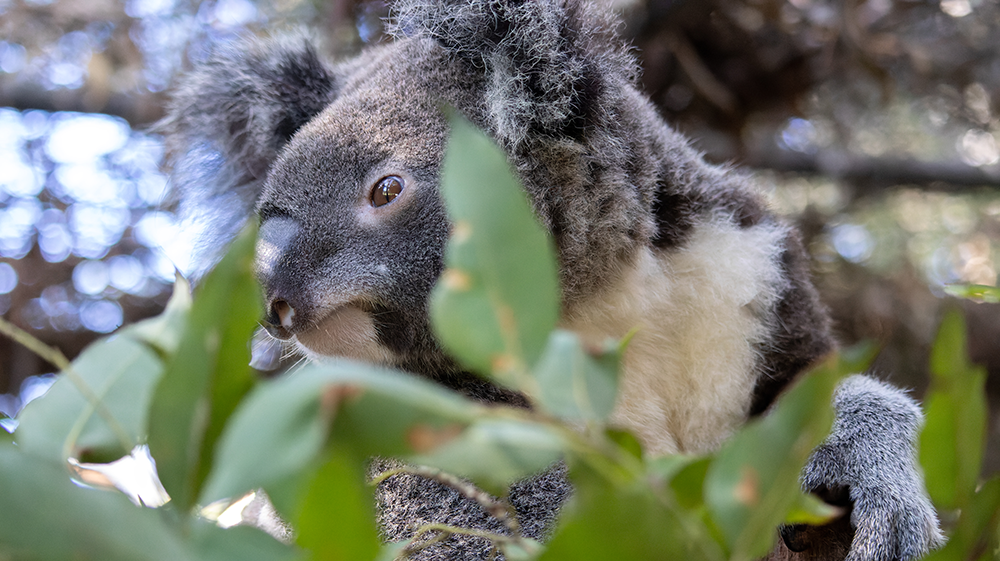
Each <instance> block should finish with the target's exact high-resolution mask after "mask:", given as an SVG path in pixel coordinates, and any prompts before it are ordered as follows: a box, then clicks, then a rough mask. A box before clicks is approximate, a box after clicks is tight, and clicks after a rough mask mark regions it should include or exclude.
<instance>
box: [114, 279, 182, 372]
mask: <svg viewBox="0 0 1000 561" xmlns="http://www.w3.org/2000/svg"><path fill="white" fill-rule="evenodd" d="M190 313H191V285H190V284H188V282H187V281H186V280H184V279H183V278H181V277H178V278H177V280H176V281H174V291H173V293H172V294H171V295H170V300H169V301H168V302H167V307H166V308H165V309H164V310H163V312H162V313H160V315H158V316H156V317H152V318H149V319H146V320H143V321H140V322H139V323H136V324H133V325H129V326H127V327H124V328H122V329H120V330H119V331H118V333H117V335H124V336H127V337H131V338H133V339H136V340H138V341H142V342H144V343H146V344H147V345H150V346H151V347H153V349H154V350H156V352H157V353H159V354H160V356H161V357H164V358H166V357H168V356H170V355H172V354H173V353H175V352H176V351H177V347H178V346H179V345H180V343H181V337H182V336H183V334H184V330H185V328H186V327H187V322H188V316H189V314H190Z"/></svg>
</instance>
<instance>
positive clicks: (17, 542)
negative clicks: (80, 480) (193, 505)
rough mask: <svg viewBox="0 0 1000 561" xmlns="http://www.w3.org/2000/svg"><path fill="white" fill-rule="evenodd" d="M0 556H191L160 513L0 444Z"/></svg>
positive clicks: (170, 560)
mask: <svg viewBox="0 0 1000 561" xmlns="http://www.w3.org/2000/svg"><path fill="white" fill-rule="evenodd" d="M0 474H3V484H2V485H0V512H3V513H5V516H4V520H3V523H2V524H0V558H2V559H15V560H16V559H33V560H51V561H64V560H66V559H74V560H81V561H82V560H95V561H98V560H99V561H142V560H148V561H182V560H188V559H195V558H196V555H195V554H194V553H193V552H192V551H190V549H189V547H188V546H187V545H186V544H185V543H184V542H183V541H182V540H181V539H180V537H179V536H178V535H176V534H174V533H173V532H172V531H171V527H170V525H168V524H167V523H166V520H165V519H164V517H163V514H164V513H162V512H159V511H156V510H152V509H148V508H142V507H136V506H134V505H133V504H132V503H130V502H129V501H128V499H126V498H125V496H124V495H121V494H119V493H110V492H106V491H97V490H93V489H83V488H80V487H77V486H76V485H74V484H72V483H71V482H70V480H69V476H68V473H67V471H66V470H65V469H64V468H62V467H60V466H58V465H57V464H53V463H52V462H49V461H47V460H44V459H38V458H35V457H32V456H29V455H27V454H23V453H21V452H20V451H18V450H17V449H15V448H13V447H10V446H0Z"/></svg>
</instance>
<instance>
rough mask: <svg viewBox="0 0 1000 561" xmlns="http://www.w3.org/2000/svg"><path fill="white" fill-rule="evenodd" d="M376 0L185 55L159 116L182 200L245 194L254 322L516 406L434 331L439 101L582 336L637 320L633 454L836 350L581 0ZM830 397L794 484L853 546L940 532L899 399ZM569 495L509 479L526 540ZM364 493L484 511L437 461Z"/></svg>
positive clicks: (305, 345) (740, 207)
mask: <svg viewBox="0 0 1000 561" xmlns="http://www.w3.org/2000/svg"><path fill="white" fill-rule="evenodd" d="M396 7H397V9H398V11H399V13H398V17H397V20H396V21H397V24H396V35H397V40H396V41H394V42H393V43H391V44H387V45H382V46H377V47H373V48H371V49H369V50H367V51H365V52H363V53H362V54H361V55H359V56H357V57H356V58H353V59H350V60H347V61H345V62H341V63H337V64H331V63H327V62H325V61H323V60H322V59H321V58H320V57H319V56H318V55H317V54H316V51H315V50H314V48H313V47H312V46H310V44H309V43H308V41H306V40H305V39H304V38H303V37H300V36H293V37H285V38H275V39H270V40H253V41H247V42H243V43H241V44H239V45H237V46H229V47H221V48H220V49H218V50H217V52H215V53H214V54H213V55H212V56H211V57H209V59H208V60H207V61H206V62H204V63H202V64H201V65H199V66H198V67H197V68H196V69H195V70H194V71H193V72H192V73H190V74H189V75H188V76H187V77H186V79H185V82H184V83H183V84H182V85H181V87H180V88H179V89H178V90H177V92H176V93H175V96H174V101H173V102H172V105H171V107H170V109H169V114H168V117H167V119H166V120H165V121H164V122H163V124H162V125H161V129H162V130H163V131H165V132H166V133H167V137H168V146H169V148H170V150H171V153H172V154H173V160H174V166H173V172H174V178H175V182H176V183H177V184H178V187H179V188H180V190H181V196H182V198H183V197H187V198H190V199H195V200H199V201H201V202H200V203H199V204H202V205H204V204H213V203H212V201H218V200H222V201H226V202H227V204H228V205H230V206H229V207H228V208H229V210H230V211H231V212H232V213H233V215H235V216H243V215H249V214H250V213H251V212H252V211H253V210H256V212H257V213H258V215H259V216H260V219H261V230H260V241H259V244H258V272H259V276H260V278H261V281H262V284H263V286H264V289H265V292H266V297H267V305H268V310H269V318H268V321H269V323H270V324H271V325H272V331H273V332H275V333H276V334H278V335H279V336H281V337H283V338H289V339H292V340H294V341H295V342H296V344H297V346H298V347H299V348H300V349H301V350H302V351H303V352H304V353H306V354H307V355H309V356H313V357H318V356H329V355H339V356H350V357H354V358H360V359H364V360H368V361H373V362H377V363H381V364H387V365H392V366H395V367H398V368H402V369H404V370H408V371H411V372H414V373H415V374H418V375H422V376H426V377H429V378H431V379H434V380H437V381H439V382H441V383H442V384H444V385H446V386H449V387H452V388H454V389H456V390H458V391H461V392H464V393H466V394H467V395H469V396H471V397H473V398H476V399H481V400H486V401H493V402H503V403H512V404H515V405H521V406H524V405H527V403H526V402H525V400H524V398H523V397H521V396H518V395H516V394H512V393H511V392H509V391H506V390H504V389H501V388H497V387H495V386H493V385H492V384H490V383H489V382H487V381H485V380H482V379H480V378H477V377H476V376H474V375H471V374H469V373H466V372H463V371H462V370H461V369H460V368H459V367H458V366H457V365H456V364H455V363H454V362H453V361H452V360H451V359H450V358H449V357H448V356H447V355H446V354H445V353H444V352H443V351H442V350H441V349H440V347H439V346H438V345H437V343H436V342H435V340H434V338H433V335H432V334H431V331H430V327H429V322H428V310H427V306H428V302H427V299H428V295H429V293H430V290H431V288H432V286H433V284H434V283H435V281H436V279H437V277H438V276H439V274H440V273H441V271H442V267H443V252H444V246H445V243H446V241H447V237H448V235H449V231H450V225H449V223H448V217H447V215H446V214H445V210H444V205H443V202H442V200H441V197H440V194H439V192H438V181H439V176H440V172H441V163H442V159H443V154H444V150H445V144H446V141H447V137H448V129H447V123H446V119H445V117H444V116H443V113H442V112H441V107H442V106H444V105H447V106H451V107H454V108H455V109H456V110H457V111H459V112H460V113H462V114H463V115H464V116H466V117H467V118H468V119H470V120H471V121H472V122H473V123H475V124H476V125H477V126H479V127H480V128H482V129H483V130H484V131H486V132H487V133H488V134H489V135H490V136H491V137H492V138H493V139H494V140H495V141H496V142H497V143H498V144H499V145H500V146H501V147H502V148H503V149H504V150H505V152H506V153H507V155H508V158H509V161H510V163H511V166H512V168H513V169H514V170H515V172H516V173H517V175H518V177H519V179H520V180H521V182H522V184H523V185H524V187H525V189H526V191H527V193H528V196H529V199H530V201H531V203H532V204H533V206H534V209H535V211H536V213H537V215H538V217H539V219H540V220H541V221H542V223H543V224H544V225H545V227H546V228H548V230H549V231H550V232H551V233H552V236H553V239H554V240H555V243H556V246H557V248H558V252H559V260H560V280H561V287H562V310H563V311H562V324H563V326H564V327H567V328H569V329H573V330H575V331H577V332H578V333H580V334H582V335H583V336H584V337H585V338H589V339H593V340H601V339H604V338H608V337H611V338H620V337H622V336H623V335H625V334H626V333H627V332H629V331H630V330H632V329H634V328H638V332H637V333H636V335H635V337H634V339H633V340H632V342H631V343H630V345H629V349H628V351H627V353H626V356H625V359H624V366H623V372H622V382H621V394H620V397H619V402H618V405H617V407H616V411H615V413H614V421H615V422H616V423H617V424H619V425H621V426H623V427H625V428H628V429H630V430H632V431H633V432H635V434H637V436H639V438H640V440H641V441H642V443H643V445H644V447H645V449H646V451H647V453H650V454H662V453H674V452H686V453H697V452H705V451H709V450H712V449H714V448H716V447H717V446H718V445H719V444H720V443H721V442H722V441H723V440H724V439H725V438H726V437H727V436H729V435H730V434H731V433H732V432H733V431H734V430H735V429H736V428H737V427H739V426H740V425H741V424H743V423H744V422H745V421H746V420H747V419H748V418H749V417H751V416H754V415H758V414H761V413H762V412H764V411H765V409H766V408H767V407H768V405H769V404H770V403H771V402H772V401H773V399H774V398H775V396H776V395H777V394H778V393H779V392H780V391H781V390H782V389H783V388H784V387H785V386H786V385H787V384H788V382H789V381H790V380H792V379H793V378H794V377H795V376H796V375H797V374H799V373H800V372H802V371H803V370H804V369H806V368H807V367H808V366H809V365H810V364H812V363H813V362H814V361H816V360H817V359H818V358H820V357H821V356H823V355H824V354H826V353H828V352H830V351H831V350H832V349H833V342H832V339H831V336H830V333H829V327H828V319H827V316H826V314H825V311H824V309H823V307H822V306H821V304H820V303H819V300H818V298H817V295H816V293H815V290H814V289H813V287H812V285H811V284H810V282H809V279H808V273H807V262H806V257H805V253H804V251H803V249H802V247H801V244H800V242H799V240H798V238H797V236H796V234H795V233H794V231H793V230H791V229H790V228H789V227H788V226H786V225H785V224H784V223H782V222H781V221H780V220H778V219H776V218H775V217H774V216H773V215H771V214H769V213H768V212H767V210H766V207H765V204H764V203H763V202H762V199H761V197H760V196H759V195H758V194H757V193H756V191H755V190H754V187H753V184H752V182H751V181H750V180H749V179H748V178H747V177H746V176H744V175H742V174H740V173H738V172H736V171H734V170H731V169H726V168H721V167H716V166H712V165H709V164H707V163H705V162H704V161H703V160H702V159H701V157H700V155H699V154H697V153H696V152H695V151H694V150H693V149H692V148H691V147H690V146H689V145H688V143H687V141H686V140H685V139H684V138H683V137H682V136H681V135H679V134H678V133H677V132H675V131H674V130H673V129H671V128H670V127H669V126H668V125H666V124H665V123H664V122H663V120H662V119H661V118H660V116H659V115H658V114H657V113H656V111H655V109H654V108H653V107H652V105H651V104H650V102H649V101H648V100H647V99H646V98H645V97H644V96H643V95H642V94H641V93H640V92H639V91H638V90H637V88H636V85H635V78H636V73H637V69H636V67H635V63H634V61H633V60H632V58H631V57H630V56H629V55H628V54H627V51H626V50H625V48H624V47H623V46H622V45H621V44H619V42H618V41H617V39H616V38H615V37H614V36H613V33H611V32H610V31H609V30H610V29H611V23H610V22H609V21H608V20H607V19H606V18H605V17H604V16H602V15H600V14H599V13H597V10H596V9H595V8H593V7H592V6H590V5H589V4H586V3H580V4H570V3H568V2H567V3H564V2H562V1H560V0H525V1H514V0H510V1H508V0H471V1H465V0H459V1H452V0H429V1H428V2H426V3H424V2H420V1H417V0H414V1H412V2H409V0H407V1H406V2H403V3H402V4H397V6H396ZM206 201H208V202H207V203H206ZM836 405H837V411H838V417H837V427H836V430H835V433H834V435H833V436H832V437H831V440H830V441H829V442H828V443H827V444H825V445H824V447H823V448H821V449H820V450H818V451H817V453H816V455H815V456H814V458H813V460H812V461H811V463H810V466H809V467H807V470H806V473H805V474H804V475H803V484H804V485H805V486H806V488H808V489H820V488H823V489H827V490H831V489H845V490H846V491H847V492H848V493H849V498H850V501H852V503H853V505H854V511H853V512H854V514H853V517H854V518H853V519H852V525H853V527H854V528H856V531H855V535H854V538H853V539H854V541H853V545H852V546H851V549H850V552H851V553H850V554H851V555H852V556H854V557H852V558H857V559H868V558H871V559H894V558H904V559H905V558H911V557H914V556H916V555H919V554H921V553H924V552H926V551H927V550H928V549H929V548H930V547H933V546H935V545H937V544H938V543H939V542H940V540H941V536H940V532H939V530H938V527H937V520H936V517H935V514H934V511H933V509H932V508H931V507H930V505H929V502H928V501H927V498H926V496H925V495H924V493H923V489H922V481H921V479H920V476H919V473H918V471H917V470H916V468H915V464H914V449H913V443H914V439H915V435H916V431H917V429H918V426H919V422H920V412H919V409H918V408H917V407H916V405H915V404H914V403H913V402H912V400H910V399H909V398H908V397H906V396H905V395H904V394H902V393H901V392H899V391H898V390H895V389H892V388H889V387H888V386H885V385H884V384H880V383H878V382H875V381H873V380H871V379H868V378H864V377H856V378H852V379H850V380H849V381H848V382H845V383H844V384H843V385H842V387H841V388H840V390H839V393H838V398H837V403H836ZM886 423H893V425H892V427H893V428H892V429H891V430H890V429H887V428H885V426H884V425H885V424H886ZM872 457H877V458H884V460H883V461H873V460H872V459H871V458H872ZM568 493H569V487H568V485H567V483H566V482H565V478H564V474H563V473H562V471H561V470H560V469H558V468H557V469H554V470H553V471H551V472H548V473H546V474H542V475H540V476H539V477H537V478H535V479H532V480H529V481H526V482H523V483H520V484H518V485H517V486H515V487H514V488H513V489H512V491H511V495H510V500H511V502H512V503H513V505H514V506H515V508H516V509H517V510H518V514H519V517H520V518H521V523H522V527H523V528H524V529H525V532H526V533H527V534H528V535H529V536H533V537H539V538H542V537H544V535H545V532H546V531H548V530H547V529H549V528H551V523H552V520H553V518H554V517H555V514H556V512H557V510H558V508H559V506H560V505H561V504H562V502H563V500H564V499H565V497H566V496H567V494H568ZM379 495H380V497H379V498H380V520H381V522H382V526H383V531H384V533H385V535H386V537H387V539H401V538H405V537H407V536H408V535H412V531H413V528H414V525H415V524H419V523H425V522H432V521H434V522H448V523H452V524H457V525H464V526H471V527H483V528H491V529H495V530H499V529H500V528H499V525H498V524H496V521H495V520H490V517H489V516H487V515H486V514H485V513H484V512H482V511H481V510H479V508H478V507H477V506H476V505H475V504H473V503H471V502H470V501H467V500H464V499H462V497H460V496H458V495H457V494H455V493H453V492H451V491H450V490H449V489H447V488H445V487H442V486H440V485H438V484H436V483H435V482H433V481H428V480H423V479H420V478H417V477H413V476H397V477H394V478H391V479H390V480H388V481H387V482H386V483H384V484H383V485H382V486H381V487H380V494H379ZM786 541H788V540H787V539H786ZM423 555H424V556H425V558H445V559H452V558H456V559H486V558H489V557H488V556H489V545H488V543H485V541H484V540H480V539H476V538H468V537H465V538H461V537H460V538H457V539H454V540H449V541H446V542H444V543H441V544H438V546H435V547H434V548H430V549H428V550H425V551H424V552H423Z"/></svg>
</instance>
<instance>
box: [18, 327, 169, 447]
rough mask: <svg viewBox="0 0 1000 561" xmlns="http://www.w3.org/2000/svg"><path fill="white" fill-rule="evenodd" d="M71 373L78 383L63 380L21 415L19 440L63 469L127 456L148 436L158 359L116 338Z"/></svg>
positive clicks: (87, 353)
mask: <svg viewBox="0 0 1000 561" xmlns="http://www.w3.org/2000/svg"><path fill="white" fill-rule="evenodd" d="M72 371H73V375H74V376H75V378H71V377H69V376H67V375H66V374H61V375H60V377H59V379H58V380H56V382H55V383H54V384H52V387H51V388H49V390H48V392H46V393H45V395H43V396H42V397H40V398H38V399H35V400H34V401H32V402H31V403H29V404H28V405H27V406H25V408H24V410H23V411H21V413H20V415H18V420H19V424H18V427H17V430H16V431H15V433H14V438H15V440H16V441H17V443H18V445H19V446H20V448H21V450H23V451H24V452H26V453H30V454H33V455H36V456H39V457H44V458H48V459H51V460H55V461H56V462H60V463H61V462H65V460H66V459H67V458H69V457H77V458H79V457H82V456H86V455H90V456H93V455H94V454H95V453H96V454H98V455H100V456H102V459H107V460H110V459H115V458H118V457H120V456H124V455H126V454H128V453H129V452H130V451H131V450H132V448H133V447H134V446H136V445H137V444H140V443H141V442H142V441H143V439H144V438H145V436H146V411H147V408H148V406H149V401H150V396H151V394H152V391H153V386H154V384H155V383H156V381H157V380H158V379H159V378H160V375H161V374H162V372H163V365H162V363H161V362H160V360H159V358H157V356H156V355H155V354H154V353H153V352H152V351H151V350H150V348H149V347H147V346H146V345H144V344H141V343H139V342H137V341H135V340H134V339H131V338H129V337H125V336H116V337H111V338H107V339H102V340H100V341H98V342H96V343H94V344H93V345H91V346H89V347H87V348H86V349H85V350H84V351H83V353H81V354H80V356H79V357H77V359H76V360H75V361H73V364H72ZM81 388H82V391H81Z"/></svg>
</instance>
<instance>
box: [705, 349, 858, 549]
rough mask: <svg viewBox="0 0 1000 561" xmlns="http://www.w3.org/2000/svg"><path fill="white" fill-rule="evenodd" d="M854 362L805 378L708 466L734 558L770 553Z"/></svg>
mask: <svg viewBox="0 0 1000 561" xmlns="http://www.w3.org/2000/svg"><path fill="white" fill-rule="evenodd" d="M853 366H854V365H845V364H844V363H838V364H831V363H827V364H825V365H823V366H822V367H821V368H820V369H818V370H816V371H813V372H812V373H810V374H808V375H807V376H805V377H804V378H803V379H802V380H801V381H799V382H798V383H797V384H795V386H793V387H792V388H791V389H790V390H789V391H787V392H786V393H785V394H784V395H783V396H782V397H781V398H780V399H779V400H778V402H777V403H776V405H775V407H774V408H773V410H772V411H770V412H769V413H768V414H767V415H766V416H765V417H764V418H762V419H759V420H757V421H754V422H751V423H749V424H748V425H747V426H746V427H745V428H744V429H743V430H741V431H740V432H738V433H737V434H736V435H735V436H734V437H733V438H732V439H731V440H730V441H729V442H727V443H726V444H725V446H723V448H722V449H721V450H720V451H719V453H718V455H717V457H716V459H715V461H714V462H713V463H712V465H711V466H710V467H709V469H708V474H707V476H706V480H705V502H706V504H707V505H708V508H709V511H710V512H711V514H712V518H713V520H715V522H716V523H717V525H718V527H719V529H720V530H721V531H722V534H723V536H724V537H725V539H726V542H727V544H728V545H729V547H730V549H731V550H732V552H733V558H734V559H754V558H758V557H761V556H763V555H764V554H766V553H767V552H768V551H769V549H770V547H771V545H772V543H773V541H774V537H775V528H777V526H778V525H779V524H780V523H781V522H782V521H783V520H785V518H786V515H787V513H788V512H789V510H791V509H792V507H793V505H795V504H796V501H798V500H800V498H799V497H800V495H801V491H800V490H799V484H798V480H799V473H800V472H801V471H802V467H803V466H804V465H805V462H806V460H807V459H808V457H809V455H810V453H811V452H812V450H813V449H814V448H815V447H816V446H817V445H819V444H820V442H822V441H823V439H824V438H825V437H826V435H827V433H828V432H829V430H830V426H831V425H832V423H833V411H832V408H831V407H830V403H831V400H832V396H833V392H834V388H835V387H836V384H837V382H838V381H839V380H840V378H841V377H842V376H843V375H845V374H847V373H848V372H851V371H853V370H854V369H853V368H852V367H853Z"/></svg>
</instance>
